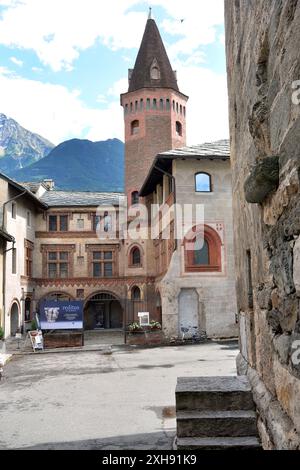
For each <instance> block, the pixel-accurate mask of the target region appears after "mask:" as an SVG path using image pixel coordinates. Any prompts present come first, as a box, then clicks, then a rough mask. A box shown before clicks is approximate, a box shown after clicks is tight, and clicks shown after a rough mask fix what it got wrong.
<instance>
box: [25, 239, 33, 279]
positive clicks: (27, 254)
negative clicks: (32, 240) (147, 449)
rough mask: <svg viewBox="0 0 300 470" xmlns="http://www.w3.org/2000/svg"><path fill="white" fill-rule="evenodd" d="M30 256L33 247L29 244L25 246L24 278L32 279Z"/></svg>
mask: <svg viewBox="0 0 300 470" xmlns="http://www.w3.org/2000/svg"><path fill="white" fill-rule="evenodd" d="M32 254H33V247H32V246H30V244H29V243H27V244H25V276H27V277H32Z"/></svg>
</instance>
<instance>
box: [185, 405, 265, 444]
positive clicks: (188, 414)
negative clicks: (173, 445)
mask: <svg viewBox="0 0 300 470" xmlns="http://www.w3.org/2000/svg"><path fill="white" fill-rule="evenodd" d="M177 436H178V437H179V438H180V437H221V436H224V437H226V436H230V437H242V436H257V427H256V413H255V411H249V410H242V411H239V410H233V411H178V412H177Z"/></svg>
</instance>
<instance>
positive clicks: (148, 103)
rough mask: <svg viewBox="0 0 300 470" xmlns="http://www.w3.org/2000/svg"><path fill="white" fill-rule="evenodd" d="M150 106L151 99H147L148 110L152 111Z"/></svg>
mask: <svg viewBox="0 0 300 470" xmlns="http://www.w3.org/2000/svg"><path fill="white" fill-rule="evenodd" d="M150 106H151V100H150V98H147V104H146V109H150Z"/></svg>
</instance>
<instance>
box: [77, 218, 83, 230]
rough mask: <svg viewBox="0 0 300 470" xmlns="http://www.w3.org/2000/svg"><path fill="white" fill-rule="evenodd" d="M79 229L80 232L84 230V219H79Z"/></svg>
mask: <svg viewBox="0 0 300 470" xmlns="http://www.w3.org/2000/svg"><path fill="white" fill-rule="evenodd" d="M77 228H78V230H83V229H84V219H77Z"/></svg>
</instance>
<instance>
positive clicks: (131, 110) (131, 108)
mask: <svg viewBox="0 0 300 470" xmlns="http://www.w3.org/2000/svg"><path fill="white" fill-rule="evenodd" d="M130 112H131V113H132V112H133V104H132V103H130Z"/></svg>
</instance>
